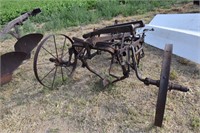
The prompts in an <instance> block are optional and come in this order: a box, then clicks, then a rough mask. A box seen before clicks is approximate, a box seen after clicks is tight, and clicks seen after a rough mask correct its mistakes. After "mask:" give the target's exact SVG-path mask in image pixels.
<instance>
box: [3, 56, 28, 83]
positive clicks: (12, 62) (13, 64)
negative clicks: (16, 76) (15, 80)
mask: <svg viewBox="0 0 200 133" xmlns="http://www.w3.org/2000/svg"><path fill="white" fill-rule="evenodd" d="M26 56H27V54H26V53H24V52H10V53H6V54H3V55H1V58H0V59H1V66H0V68H1V71H0V74H1V78H0V85H3V84H5V83H8V82H9V81H10V80H11V79H12V73H13V72H14V70H16V69H17V68H18V67H19V66H20V64H21V63H22V62H23V60H25V58H26Z"/></svg>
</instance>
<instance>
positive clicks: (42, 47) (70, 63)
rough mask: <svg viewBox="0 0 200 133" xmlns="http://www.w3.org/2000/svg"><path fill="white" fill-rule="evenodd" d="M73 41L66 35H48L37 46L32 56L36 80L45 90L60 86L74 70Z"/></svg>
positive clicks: (75, 60) (75, 59)
mask: <svg viewBox="0 0 200 133" xmlns="http://www.w3.org/2000/svg"><path fill="white" fill-rule="evenodd" d="M72 43H73V41H72V40H71V39H70V38H69V37H68V36H66V35H63V34H57V35H49V36H47V37H46V38H44V39H43V40H42V41H41V43H40V44H39V46H38V48H37V50H36V53H35V56H34V64H33V67H34V73H35V76H36V79H37V80H38V81H39V82H40V83H41V84H42V85H43V86H45V87H47V88H57V87H59V86H60V85H62V84H63V83H64V82H65V81H66V80H67V78H68V77H69V76H71V75H72V74H73V72H74V70H75V68H76V64H77V58H76V55H75V53H74V48H73V47H72Z"/></svg>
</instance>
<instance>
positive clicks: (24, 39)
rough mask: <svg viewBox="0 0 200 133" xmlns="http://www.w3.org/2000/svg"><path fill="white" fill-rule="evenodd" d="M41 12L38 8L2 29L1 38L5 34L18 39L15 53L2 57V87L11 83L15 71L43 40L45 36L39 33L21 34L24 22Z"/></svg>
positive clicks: (0, 78) (0, 81)
mask: <svg viewBox="0 0 200 133" xmlns="http://www.w3.org/2000/svg"><path fill="white" fill-rule="evenodd" d="M40 12H41V10H40V9H39V8H37V9H34V10H32V11H30V12H26V13H23V14H22V15H20V16H19V17H17V18H15V19H14V20H12V21H10V22H9V23H8V24H7V25H6V26H5V27H4V28H3V29H2V31H0V37H2V36H3V35H5V34H11V35H12V36H13V37H15V38H16V39H17V42H16V43H15V45H14V52H9V53H5V54H3V55H1V57H0V61H1V66H0V68H1V71H0V72H1V73H0V75H1V77H0V85H3V84H5V83H8V82H9V81H11V79H12V73H13V72H14V70H15V69H17V68H18V67H19V66H20V64H21V63H22V62H23V61H24V60H25V59H29V58H30V55H31V51H32V50H33V49H34V48H35V47H36V46H37V44H38V43H39V42H40V40H41V39H42V37H43V35H42V34H39V33H31V34H27V35H25V36H20V32H19V26H21V25H22V24H23V22H24V21H26V20H27V19H28V18H29V17H30V16H35V15H37V14H38V13H40ZM12 29H13V30H12ZM11 30H12V31H11Z"/></svg>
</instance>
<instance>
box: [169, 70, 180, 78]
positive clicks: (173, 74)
mask: <svg viewBox="0 0 200 133" xmlns="http://www.w3.org/2000/svg"><path fill="white" fill-rule="evenodd" d="M169 78H170V80H175V79H177V78H178V74H177V72H176V71H175V70H172V71H171V72H170V76H169Z"/></svg>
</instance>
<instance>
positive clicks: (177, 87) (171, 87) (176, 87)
mask: <svg viewBox="0 0 200 133" xmlns="http://www.w3.org/2000/svg"><path fill="white" fill-rule="evenodd" d="M168 90H178V91H182V92H188V91H189V89H188V88H187V87H185V86H181V85H177V84H173V83H170V84H169V85H168Z"/></svg>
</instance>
